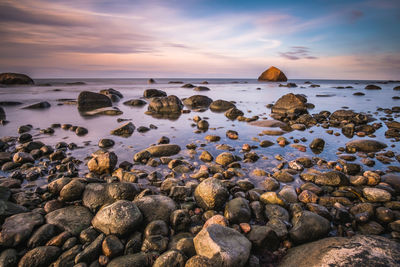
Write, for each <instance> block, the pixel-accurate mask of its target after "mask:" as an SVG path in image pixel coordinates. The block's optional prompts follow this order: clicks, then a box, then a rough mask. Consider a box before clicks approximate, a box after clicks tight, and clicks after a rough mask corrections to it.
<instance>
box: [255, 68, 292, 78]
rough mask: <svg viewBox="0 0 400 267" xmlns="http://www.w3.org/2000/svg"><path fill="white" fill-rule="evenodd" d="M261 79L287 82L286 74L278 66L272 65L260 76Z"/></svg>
mask: <svg viewBox="0 0 400 267" xmlns="http://www.w3.org/2000/svg"><path fill="white" fill-rule="evenodd" d="M258 80H259V81H269V82H286V81H287V78H286V75H285V74H284V73H283V72H282V71H281V70H280V69H278V68H276V67H274V66H272V67H270V68H269V69H267V70H266V71H264V72H263V73H261V75H260V77H258Z"/></svg>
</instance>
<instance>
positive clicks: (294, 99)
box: [271, 93, 307, 116]
mask: <svg viewBox="0 0 400 267" xmlns="http://www.w3.org/2000/svg"><path fill="white" fill-rule="evenodd" d="M306 102H307V100H306V99H305V98H304V97H301V96H299V95H295V94H292V93H290V94H286V95H284V96H282V97H281V98H279V99H278V100H277V101H276V103H275V104H274V105H273V106H272V108H271V112H272V113H275V114H281V115H283V116H298V115H301V114H305V113H307V107H306Z"/></svg>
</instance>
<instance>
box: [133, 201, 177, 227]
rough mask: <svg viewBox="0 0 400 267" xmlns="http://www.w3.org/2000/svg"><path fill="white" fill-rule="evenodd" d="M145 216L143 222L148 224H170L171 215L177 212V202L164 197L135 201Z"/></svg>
mask: <svg viewBox="0 0 400 267" xmlns="http://www.w3.org/2000/svg"><path fill="white" fill-rule="evenodd" d="M134 203H135V204H136V206H137V207H138V208H139V210H140V211H141V213H142V214H143V221H144V223H145V224H148V223H149V222H151V221H154V220H163V221H165V222H169V220H170V216H171V213H172V212H173V211H174V210H176V204H175V202H174V201H173V200H172V199H171V198H169V197H167V196H163V195H149V196H144V197H141V198H139V199H136V200H134Z"/></svg>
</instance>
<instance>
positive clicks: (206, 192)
mask: <svg viewBox="0 0 400 267" xmlns="http://www.w3.org/2000/svg"><path fill="white" fill-rule="evenodd" d="M228 197H229V193H228V190H227V189H226V188H225V186H224V184H223V183H222V182H221V181H220V180H218V179H215V178H208V179H206V180H204V181H202V182H201V183H200V184H199V185H198V186H197V187H196V189H195V191H194V198H195V200H196V202H197V204H198V205H199V206H200V207H201V208H203V209H205V210H221V209H222V208H223V206H224V204H225V202H226V200H227V199H228Z"/></svg>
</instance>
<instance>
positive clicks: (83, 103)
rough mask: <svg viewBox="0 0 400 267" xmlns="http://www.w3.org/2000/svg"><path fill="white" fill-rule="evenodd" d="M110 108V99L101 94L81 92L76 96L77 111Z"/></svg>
mask: <svg viewBox="0 0 400 267" xmlns="http://www.w3.org/2000/svg"><path fill="white" fill-rule="evenodd" d="M111 106H112V102H111V99H110V98H109V97H107V96H105V95H103V94H98V93H93V92H89V91H83V92H81V93H80V94H79V96H78V110H79V111H87V110H93V109H98V108H105V107H111Z"/></svg>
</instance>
